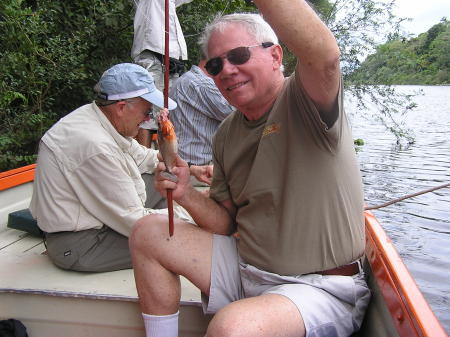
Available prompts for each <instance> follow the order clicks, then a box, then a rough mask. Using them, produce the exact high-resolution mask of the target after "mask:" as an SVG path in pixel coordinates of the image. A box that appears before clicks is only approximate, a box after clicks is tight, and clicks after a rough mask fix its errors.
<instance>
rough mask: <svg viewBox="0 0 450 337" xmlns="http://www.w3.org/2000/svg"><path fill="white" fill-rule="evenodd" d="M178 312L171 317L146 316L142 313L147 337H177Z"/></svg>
mask: <svg viewBox="0 0 450 337" xmlns="http://www.w3.org/2000/svg"><path fill="white" fill-rule="evenodd" d="M179 314H180V312H179V311H177V312H176V313H174V314H172V315H163V316H155V315H147V314H144V313H142V317H143V318H144V324H145V333H146V336H147V337H178V315H179Z"/></svg>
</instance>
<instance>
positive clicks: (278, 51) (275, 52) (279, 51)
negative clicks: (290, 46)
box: [271, 44, 283, 70]
mask: <svg viewBox="0 0 450 337" xmlns="http://www.w3.org/2000/svg"><path fill="white" fill-rule="evenodd" d="M271 49H272V58H273V69H274V70H279V69H280V67H281V66H282V65H283V48H281V46H280V45H279V44H276V45H274V46H273V47H272V48H271Z"/></svg>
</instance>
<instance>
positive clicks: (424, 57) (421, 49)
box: [349, 18, 450, 85]
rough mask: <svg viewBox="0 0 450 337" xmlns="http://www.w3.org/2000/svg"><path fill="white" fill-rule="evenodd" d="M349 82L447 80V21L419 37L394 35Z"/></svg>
mask: <svg viewBox="0 0 450 337" xmlns="http://www.w3.org/2000/svg"><path fill="white" fill-rule="evenodd" d="M349 82H351V83H364V84H383V85H384V84H420V85H433V84H438V85H442V84H450V21H448V20H447V19H446V18H443V19H442V20H441V22H439V23H438V24H436V25H434V26H433V27H431V28H430V29H429V30H428V31H427V32H425V33H422V34H420V35H419V36H418V37H415V38H411V39H409V40H408V39H406V38H405V37H400V36H396V37H395V38H392V39H391V40H390V41H388V42H387V43H385V44H382V45H380V46H378V47H377V48H376V53H374V54H372V55H369V56H368V57H367V58H366V60H365V61H364V62H363V63H362V64H361V66H360V67H359V68H358V69H357V70H356V71H355V72H353V73H352V74H351V75H350V76H349Z"/></svg>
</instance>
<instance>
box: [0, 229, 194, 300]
mask: <svg viewBox="0 0 450 337" xmlns="http://www.w3.org/2000/svg"><path fill="white" fill-rule="evenodd" d="M0 259H1V261H2V263H1V264H0V275H2V277H1V278H0V292H17V293H20V292H21V293H30V294H43V295H50V296H66V297H67V296H74V297H78V298H80V297H82V298H105V299H123V300H127V301H135V302H137V300H138V296H137V292H136V287H135V282H134V274H133V270H132V269H128V270H119V271H114V272H106V273H86V272H75V271H66V270H62V269H60V268H58V267H56V266H55V265H54V264H53V263H52V262H51V261H50V259H49V258H48V256H47V255H46V249H45V246H44V243H43V240H42V238H40V237H37V236H34V235H31V234H29V233H26V232H23V231H19V230H16V229H6V230H4V231H2V232H0ZM182 284H183V295H182V301H184V302H186V303H190V304H194V305H200V302H201V299H200V291H199V290H198V289H197V288H196V287H194V286H193V285H192V284H191V283H190V282H189V281H188V280H186V279H183V280H182Z"/></svg>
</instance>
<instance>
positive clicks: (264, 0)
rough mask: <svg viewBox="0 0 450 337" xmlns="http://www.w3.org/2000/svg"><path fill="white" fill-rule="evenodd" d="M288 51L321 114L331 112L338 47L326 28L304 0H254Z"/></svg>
mask: <svg viewBox="0 0 450 337" xmlns="http://www.w3.org/2000/svg"><path fill="white" fill-rule="evenodd" d="M254 2H255V3H256V5H257V6H258V8H259V10H260V11H261V14H262V15H263V16H264V19H265V20H266V21H267V22H269V24H270V25H271V26H272V28H273V29H274V31H275V32H276V33H277V35H278V37H279V38H280V40H282V41H283V42H284V43H285V44H286V45H287V47H288V48H289V50H290V51H291V52H292V53H293V54H294V55H295V56H297V60H298V63H297V67H296V73H297V79H298V80H300V81H301V83H302V85H303V87H304V88H305V90H306V92H307V93H308V95H309V96H310V97H311V98H312V100H313V101H314V103H315V104H316V106H317V108H318V109H319V110H320V111H321V112H325V113H326V112H329V111H331V110H332V108H333V105H334V103H335V100H336V96H337V93H338V90H339V82H340V68H339V57H340V52H339V47H338V45H337V43H336V39H335V37H334V36H333V34H332V33H331V31H330V30H329V29H328V27H327V26H326V25H325V24H324V23H323V22H322V21H321V20H320V18H319V17H318V16H317V14H316V13H315V12H314V10H313V9H312V8H311V7H310V6H309V5H308V3H307V2H306V1H303V0H277V1H272V0H254Z"/></svg>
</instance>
